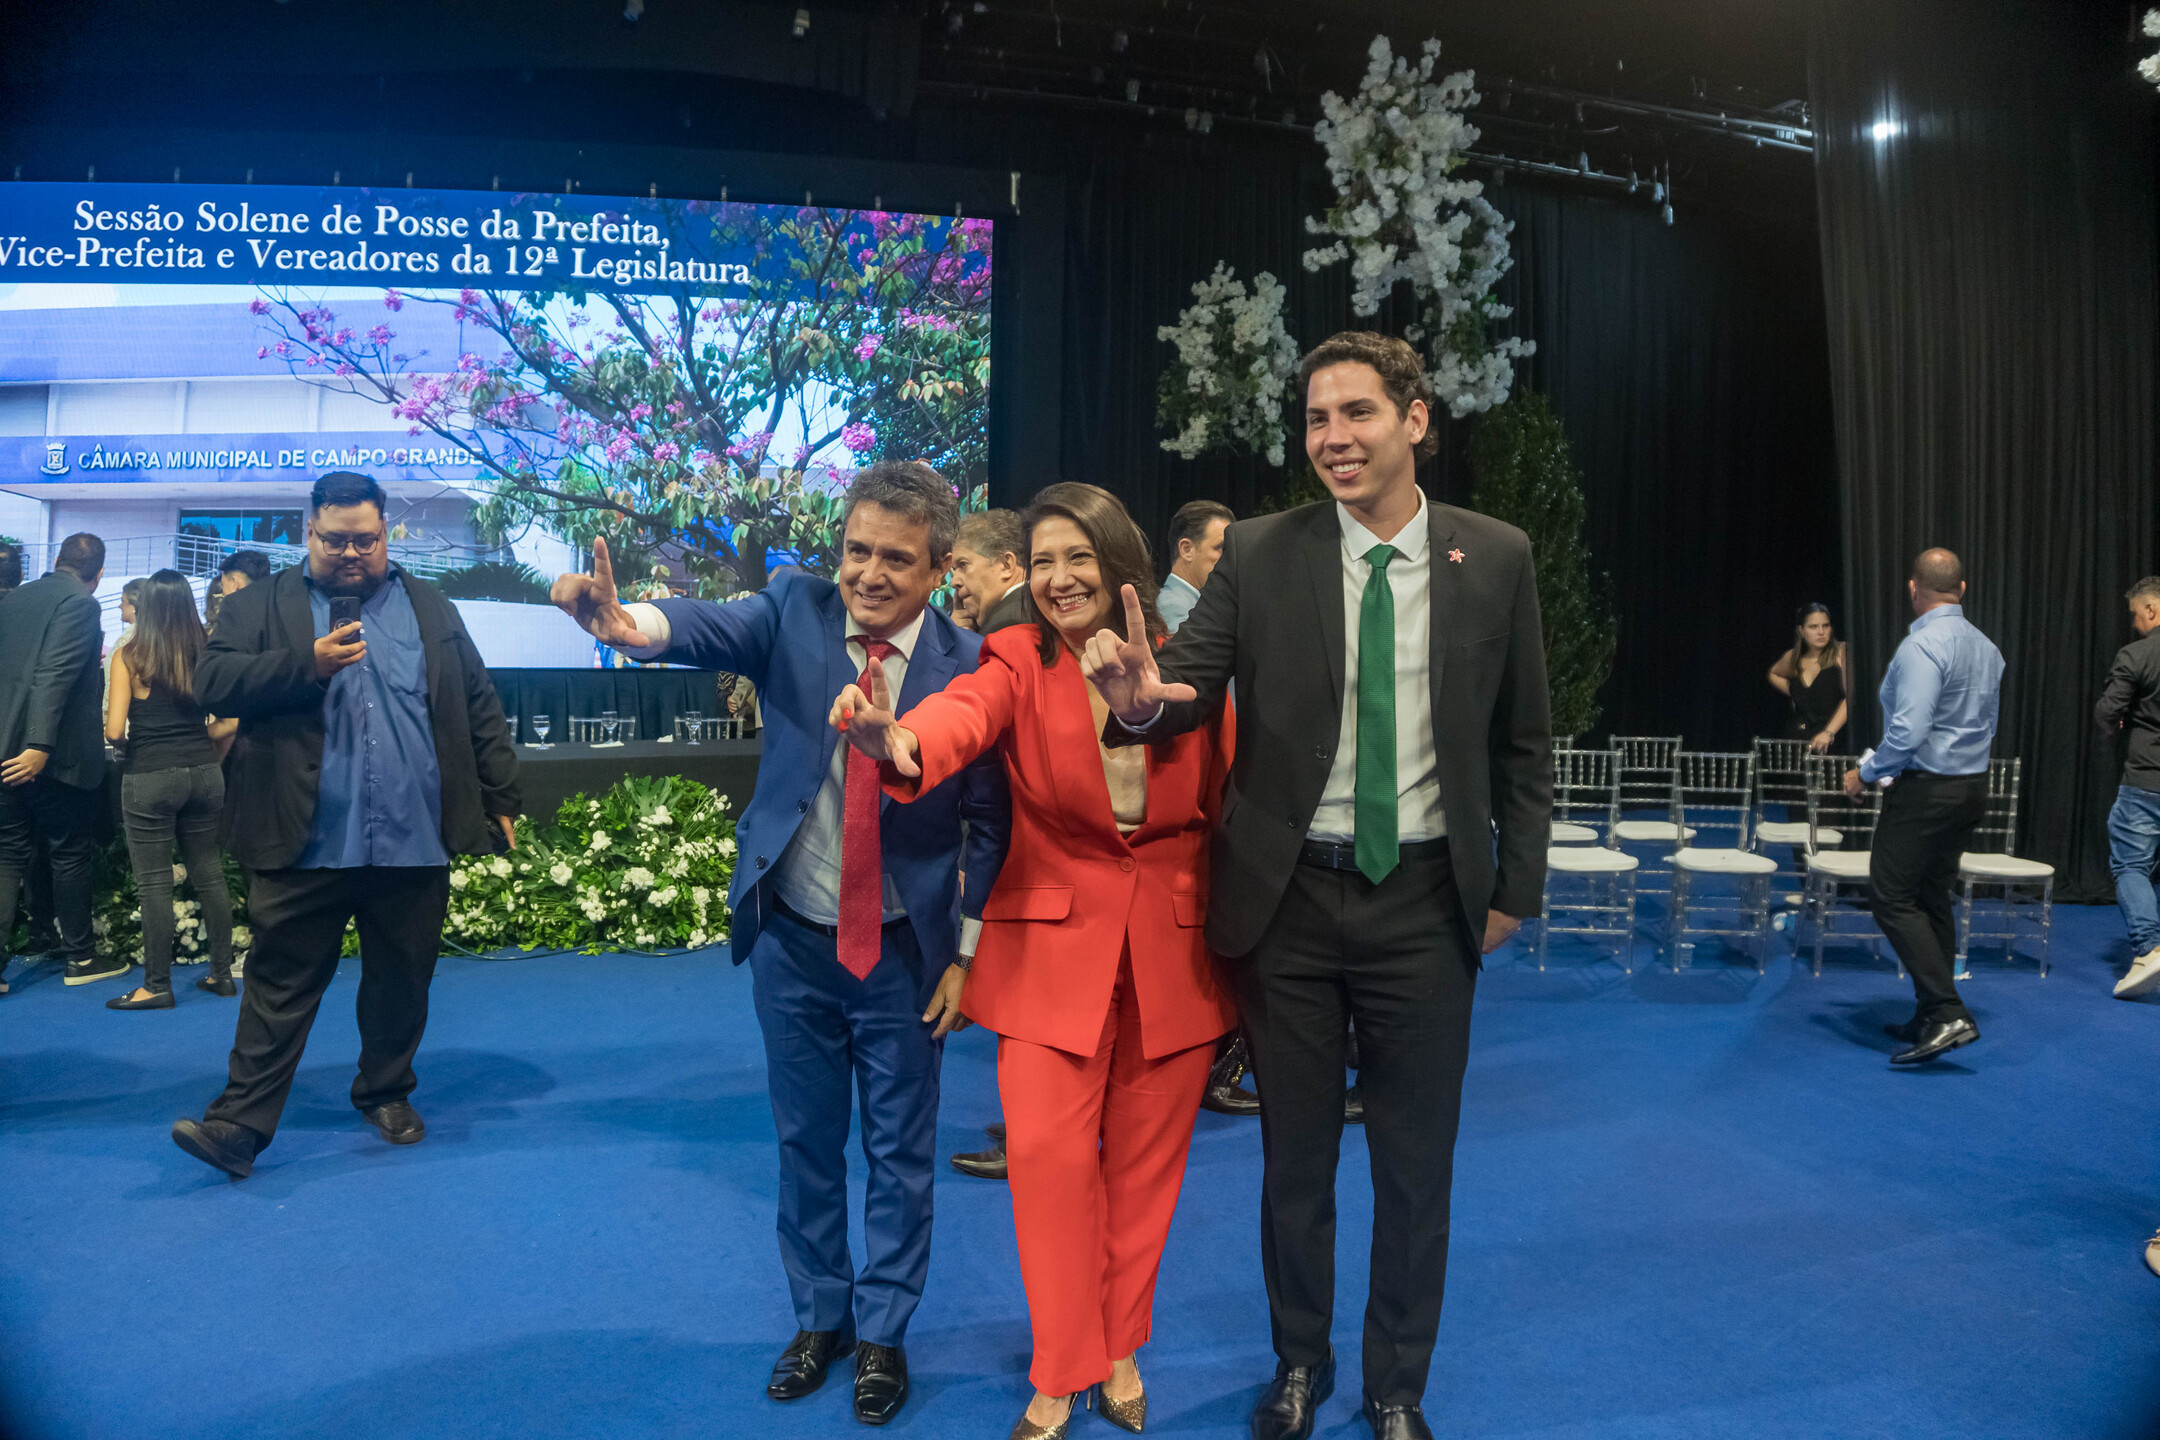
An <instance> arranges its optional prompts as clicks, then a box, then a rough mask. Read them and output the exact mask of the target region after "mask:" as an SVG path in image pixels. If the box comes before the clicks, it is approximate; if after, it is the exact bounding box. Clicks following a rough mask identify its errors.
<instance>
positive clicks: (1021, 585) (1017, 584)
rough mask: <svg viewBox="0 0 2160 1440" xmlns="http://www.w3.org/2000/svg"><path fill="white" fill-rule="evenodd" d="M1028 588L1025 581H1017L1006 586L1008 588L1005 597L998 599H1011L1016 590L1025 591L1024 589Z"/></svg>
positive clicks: (1001, 596)
mask: <svg viewBox="0 0 2160 1440" xmlns="http://www.w3.org/2000/svg"><path fill="white" fill-rule="evenodd" d="M1026 588H1027V581H1025V580H1015V581H1013V583H1012V584H1010V585H1008V586H1006V587H1005V593H1004V594H1003V595H1000V596H998V599H1000V600H1005V599H1009V598H1011V596H1012V593H1013V591H1015V590H1024V589H1026Z"/></svg>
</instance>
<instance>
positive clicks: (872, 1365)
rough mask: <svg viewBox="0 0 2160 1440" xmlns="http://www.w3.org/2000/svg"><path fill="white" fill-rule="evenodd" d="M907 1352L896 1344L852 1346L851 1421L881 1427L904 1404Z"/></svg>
mask: <svg viewBox="0 0 2160 1440" xmlns="http://www.w3.org/2000/svg"><path fill="white" fill-rule="evenodd" d="M907 1392H908V1384H907V1352H906V1351H905V1350H902V1349H901V1348H900V1347H899V1346H897V1345H872V1344H871V1343H870V1342H869V1341H867V1340H865V1341H864V1342H863V1343H862V1344H860V1345H857V1346H856V1347H855V1418H856V1419H857V1420H860V1421H862V1423H863V1424H865V1425H883V1424H884V1423H885V1422H886V1421H888V1420H890V1419H892V1418H893V1416H895V1415H898V1414H899V1413H900V1407H901V1406H903V1405H905V1404H907Z"/></svg>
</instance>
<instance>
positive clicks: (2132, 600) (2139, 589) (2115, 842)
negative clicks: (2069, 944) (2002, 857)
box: [2093, 575, 2160, 1000]
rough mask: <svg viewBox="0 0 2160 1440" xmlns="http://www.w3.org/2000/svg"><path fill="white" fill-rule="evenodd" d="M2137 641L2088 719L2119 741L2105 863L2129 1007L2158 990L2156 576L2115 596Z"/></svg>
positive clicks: (2159, 645) (2159, 674) (2159, 605)
mask: <svg viewBox="0 0 2160 1440" xmlns="http://www.w3.org/2000/svg"><path fill="white" fill-rule="evenodd" d="M2123 599H2124V600H2125V601H2127V602H2128V603H2129V606H2130V628H2131V629H2133V630H2135V631H2137V634H2138V638H2137V639H2135V640H2133V641H2131V642H2130V643H2129V644H2128V645H2125V646H2123V647H2122V649H2120V650H2118V651H2116V652H2115V663H2114V665H2112V666H2111V667H2109V669H2108V677H2107V684H2106V686H2105V687H2103V688H2102V690H2101V692H2100V702H2099V704H2097V705H2095V706H2094V707H2093V719H2094V720H2095V721H2097V722H2098V724H2099V726H2100V728H2101V729H2102V730H2104V731H2106V732H2107V734H2108V736H2109V738H2110V739H2113V738H2114V737H2116V736H2118V735H2120V736H2121V737H2122V740H2123V771H2122V784H2121V785H2120V786H2119V787H2117V789H2116V791H2115V805H2114V808H2113V809H2111V810H2109V811H2108V861H2109V868H2110V869H2112V870H2113V871H2114V872H2115V903H2116V905H2118V906H2119V907H2121V909H2122V917H2123V923H2124V924H2125V925H2126V926H2128V927H2129V930H2130V955H2131V960H2130V968H2129V970H2127V971H2126V972H2124V974H2123V977H2122V979H2120V980H2118V981H2116V982H2115V993H2116V995H2117V996H2119V997H2121V998H2122V999H2125V1000H2135V999H2137V998H2138V997H2139V996H2141V995H2147V994H2150V993H2151V992H2152V991H2153V990H2154V989H2156V988H2160V901H2156V900H2155V898H2154V895H2153V882H2152V874H2153V863H2154V861H2155V860H2156V859H2160V575H2150V576H2147V577H2146V578H2145V579H2143V580H2140V581H2138V583H2137V584H2135V585H2133V586H2131V587H2130V593H2129V594H2127V595H2125V596H2124V597H2123Z"/></svg>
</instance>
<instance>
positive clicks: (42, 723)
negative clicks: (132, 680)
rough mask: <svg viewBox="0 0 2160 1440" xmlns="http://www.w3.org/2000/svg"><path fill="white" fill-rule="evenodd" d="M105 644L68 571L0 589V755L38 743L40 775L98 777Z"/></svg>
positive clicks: (78, 779) (86, 592)
mask: <svg viewBox="0 0 2160 1440" xmlns="http://www.w3.org/2000/svg"><path fill="white" fill-rule="evenodd" d="M104 644H105V639H104V632H103V629H102V627H101V625H100V623H99V618H98V603H97V598H96V596H95V595H93V594H92V593H91V590H90V587H89V586H87V585H85V584H83V582H82V581H80V580H78V579H76V578H75V576H74V575H73V574H72V573H70V572H69V571H66V570H54V571H52V572H51V573H50V574H47V575H41V576H39V577H38V578H37V579H35V580H33V581H31V582H30V583H29V584H28V585H25V586H23V587H21V588H20V589H17V590H10V591H8V592H7V593H6V594H5V595H4V596H0V759H4V758H6V757H8V756H13V755H19V754H21V753H22V752H23V751H24V750H25V749H28V748H30V747H31V746H38V747H41V748H43V749H45V750H48V751H50V752H51V758H50V759H49V760H47V761H46V762H45V770H44V776H43V778H45V779H48V780H53V781H56V782H58V783H59V784H62V785H73V786H75V787H76V788H78V789H82V790H94V789H96V788H97V787H98V786H99V785H100V784H102V783H103V782H104V779H105V717H104V705H103V699H104V689H105V675H104V671H103V669H102V668H101V667H100V666H99V664H98V656H99V653H100V652H101V651H102V650H103V648H104ZM0 943H5V942H4V940H0Z"/></svg>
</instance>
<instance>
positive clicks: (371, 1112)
mask: <svg viewBox="0 0 2160 1440" xmlns="http://www.w3.org/2000/svg"><path fill="white" fill-rule="evenodd" d="M360 1118H361V1119H363V1120H365V1121H367V1122H368V1124H370V1125H373V1126H374V1127H375V1128H376V1129H377V1130H380V1131H382V1138H383V1139H385V1140H387V1141H389V1142H390V1143H391V1144H393V1145H417V1144H419V1143H420V1141H421V1140H422V1139H424V1138H425V1137H426V1135H427V1121H425V1120H422V1119H421V1118H420V1112H419V1111H417V1110H415V1109H413V1108H412V1106H410V1105H408V1104H406V1103H405V1102H404V1101H403V1100H392V1101H391V1102H390V1103H389V1104H387V1105H376V1106H372V1107H370V1108H369V1109H366V1110H362V1111H361V1112H360Z"/></svg>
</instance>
